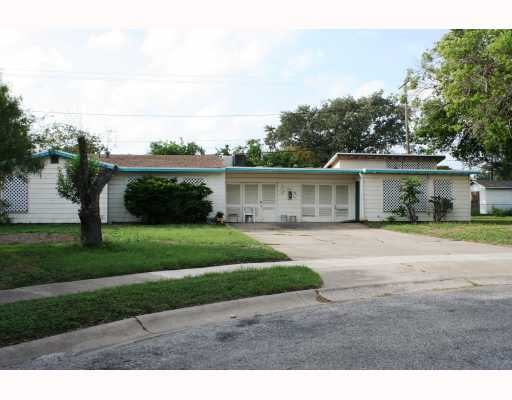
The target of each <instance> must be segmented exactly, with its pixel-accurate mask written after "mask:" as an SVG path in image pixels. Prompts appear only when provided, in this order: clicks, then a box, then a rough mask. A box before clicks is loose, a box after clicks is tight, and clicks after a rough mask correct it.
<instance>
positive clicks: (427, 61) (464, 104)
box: [415, 29, 512, 179]
mask: <svg viewBox="0 0 512 400" xmlns="http://www.w3.org/2000/svg"><path fill="white" fill-rule="evenodd" d="M418 77H419V84H420V85H422V86H423V87H424V88H426V89H429V90H430V91H431V93H432V95H431V96H429V97H427V98H426V99H425V100H424V101H423V103H422V105H421V112H420V113H419V120H418V121H417V124H416V129H415V139H416V141H418V142H423V143H424V144H426V145H428V146H429V147H430V148H431V149H433V150H442V151H449V152H451V153H452V154H453V155H454V156H455V157H457V158H459V159H461V160H462V161H465V162H466V163H468V164H469V165H473V166H475V165H481V166H483V167H484V168H487V169H490V170H491V171H492V172H493V174H492V175H494V176H497V177H501V178H505V179H506V178H512V30H506V29H479V30H472V29H471V30H452V31H450V32H448V33H447V34H445V35H444V36H443V37H442V38H441V39H440V40H439V41H438V42H437V43H436V44H435V45H434V47H433V49H432V50H429V51H427V52H426V53H425V54H424V56H423V63H422V68H421V70H420V71H419V72H418Z"/></svg>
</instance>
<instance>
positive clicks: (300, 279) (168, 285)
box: [0, 266, 322, 346]
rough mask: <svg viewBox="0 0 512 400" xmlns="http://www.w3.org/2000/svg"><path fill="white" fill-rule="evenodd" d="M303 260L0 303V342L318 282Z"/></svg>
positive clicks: (35, 337)
mask: <svg viewBox="0 0 512 400" xmlns="http://www.w3.org/2000/svg"><path fill="white" fill-rule="evenodd" d="M321 285H322V280H321V278H320V276H319V275H318V274H317V273H316V272H314V271H312V270H311V269H309V268H307V267H304V266H295V267H272V268H266V269H245V270H239V271H234V272H224V273H210V274H205V275H200V276H196V277H188V278H183V279H174V280H162V281H157V282H149V283H139V284H134V285H127V286H119V287H114V288H108V289H100V290H96V291H93V292H87V293H79V294H71V295H65V296H58V297H50V298H45V299H37V300H27V301H19V302H16V303H9V304H3V305H0V346H7V345H12V344H15V343H20V342H23V341H28V340H34V339H37V338H41V337H45V336H50V335H55V334H59V333H63V332H67V331H71V330H75V329H80V328H85V327H88V326H93V325H98V324H103V323H106V322H112V321H117V320H121V319H124V318H129V317H133V316H137V315H141V314H148V313H155V312H159V311H164V310H174V309H177V308H182V307H189V306H195V305H199V304H206V303H214V302H219V301H225V300H234V299H240V298H243V297H252V296H261V295H268V294H274V293H282V292H288V291H295V290H304V289H312V288H318V287H320V286H321Z"/></svg>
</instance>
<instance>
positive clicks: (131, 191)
mask: <svg viewBox="0 0 512 400" xmlns="http://www.w3.org/2000/svg"><path fill="white" fill-rule="evenodd" d="M211 193H213V192H212V191H211V190H210V188H208V187H207V186H206V185H205V184H204V183H202V184H200V185H192V184H190V183H185V182H182V183H177V182H176V179H166V178H158V177H154V176H145V177H142V178H140V179H137V180H136V181H134V182H131V183H129V184H128V185H127V187H126V191H125V194H124V204H125V207H126V209H127V210H128V211H129V212H130V213H131V214H133V215H135V216H136V217H138V218H141V220H142V222H144V223H148V224H165V223H204V222H206V218H207V217H208V214H209V213H210V212H211V211H212V203H211V201H209V200H206V199H205V198H206V197H207V196H208V195H209V194H211Z"/></svg>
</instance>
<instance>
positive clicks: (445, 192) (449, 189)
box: [434, 179, 453, 200]
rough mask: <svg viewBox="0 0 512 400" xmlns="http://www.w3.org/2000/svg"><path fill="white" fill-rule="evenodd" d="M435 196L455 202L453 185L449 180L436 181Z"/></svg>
mask: <svg viewBox="0 0 512 400" xmlns="http://www.w3.org/2000/svg"><path fill="white" fill-rule="evenodd" d="M434 196H441V197H444V198H447V199H451V200H453V185H452V181H451V180H449V179H434Z"/></svg>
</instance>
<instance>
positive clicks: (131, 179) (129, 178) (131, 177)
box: [126, 176, 139, 184]
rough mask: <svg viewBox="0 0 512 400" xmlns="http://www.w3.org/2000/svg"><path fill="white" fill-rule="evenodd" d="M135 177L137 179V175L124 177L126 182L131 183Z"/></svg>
mask: <svg viewBox="0 0 512 400" xmlns="http://www.w3.org/2000/svg"><path fill="white" fill-rule="evenodd" d="M137 179H139V177H138V176H129V177H128V178H127V179H126V184H130V183H133V182H135V181H136V180H137Z"/></svg>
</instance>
